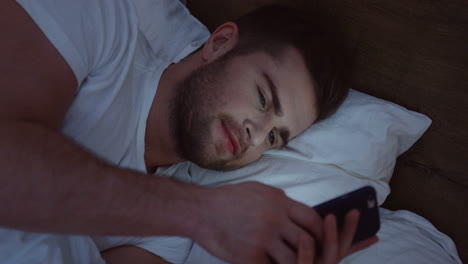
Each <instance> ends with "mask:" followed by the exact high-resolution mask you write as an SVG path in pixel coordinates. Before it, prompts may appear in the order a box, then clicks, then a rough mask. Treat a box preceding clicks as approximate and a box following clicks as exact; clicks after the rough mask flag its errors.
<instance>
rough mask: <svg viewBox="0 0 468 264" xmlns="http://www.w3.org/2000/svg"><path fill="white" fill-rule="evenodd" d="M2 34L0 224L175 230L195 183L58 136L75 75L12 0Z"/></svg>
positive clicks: (96, 230) (3, 12) (2, 18)
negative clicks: (132, 166) (130, 166)
mask: <svg viewBox="0 0 468 264" xmlns="http://www.w3.org/2000/svg"><path fill="white" fill-rule="evenodd" d="M0 32H1V33H2V41H1V42H0V57H1V58H2V59H1V60H0V146H2V147H1V148H0V225H1V226H8V227H15V228H22V229H28V230H34V231H48V232H73V233H88V234H132V235H138V234H160V233H166V234H171V233H174V234H175V233H179V232H180V230H179V228H177V231H174V230H172V229H173V227H174V226H180V221H179V220H178V219H180V218H178V217H177V215H184V213H183V212H184V211H187V208H178V207H179V205H178V201H181V203H180V204H186V205H188V204H190V202H189V201H190V200H193V199H192V198H193V197H190V196H191V194H192V193H191V190H195V189H197V187H194V186H190V185H186V184H182V183H179V182H175V181H171V180H168V179H164V178H159V177H147V176H145V175H144V174H142V173H137V172H133V171H130V170H123V169H118V168H116V167H113V166H110V165H108V164H106V163H105V162H103V161H101V160H99V159H98V158H96V157H95V156H94V155H92V154H90V153H88V152H87V151H86V150H84V149H83V148H82V147H81V146H79V145H77V144H75V143H74V142H72V141H71V140H69V139H67V138H65V137H64V136H62V135H61V134H59V132H58V131H57V130H58V128H59V127H60V124H61V122H62V120H63V118H64V116H65V113H66V111H67V109H68V107H69V105H70V103H71V102H72V100H73V97H74V94H75V91H76V88H77V81H76V79H75V77H74V75H73V72H72V71H71V69H70V67H69V66H68V64H67V63H66V62H65V61H64V59H63V58H62V57H61V55H60V54H59V53H58V52H57V51H56V50H55V48H54V47H53V46H52V44H51V43H50V42H49V41H48V39H47V38H46V37H45V36H44V35H43V34H42V32H41V30H40V29H39V28H38V27H37V26H36V25H35V23H34V22H33V21H32V20H31V18H30V17H29V15H28V14H27V13H26V12H25V11H24V10H23V9H22V7H20V6H19V5H18V4H17V3H16V2H14V1H2V2H1V3H0ZM174 196H177V197H178V199H177V200H176V199H173V197H174ZM184 199H188V201H185V200H184ZM169 204H171V206H168V205H169ZM179 210H182V211H181V212H179ZM137 223H138V224H137ZM181 235H182V234H181Z"/></svg>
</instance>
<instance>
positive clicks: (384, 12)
mask: <svg viewBox="0 0 468 264" xmlns="http://www.w3.org/2000/svg"><path fill="white" fill-rule="evenodd" d="M268 3H286V4H289V5H292V6H296V7H299V8H301V9H302V10H306V11H307V13H308V14H310V16H313V17H316V18H317V19H318V20H320V21H321V22H322V23H323V24H324V25H327V26H328V27H329V28H330V29H332V30H333V31H334V32H336V34H337V35H339V36H340V37H341V38H342V39H343V41H344V43H346V46H347V52H348V53H349V54H352V55H353V57H354V58H355V62H354V66H353V68H352V69H350V71H351V72H352V76H353V85H352V86H353V88H354V89H356V90H360V91H363V92H365V93H368V94H371V95H375V96H377V97H380V98H383V99H386V100H389V101H392V102H395V103H398V104H400V105H402V106H405V107H407V108H409V109H411V110H414V111H418V112H421V113H424V114H426V115H427V116H429V117H430V118H431V119H432V120H433V124H432V126H431V127H430V128H429V130H428V131H427V133H426V134H425V135H424V136H423V137H422V138H421V140H420V141H418V142H417V143H416V145H415V146H413V148H411V149H410V150H409V151H408V152H407V153H405V154H404V155H402V156H401V157H400V158H399V160H398V162H397V166H396V168H395V172H394V175H393V178H392V181H391V187H392V193H391V194H390V196H389V198H388V199H387V201H386V202H385V204H384V207H387V208H389V209H393V210H397V209H408V210H411V211H413V212H415V213H417V214H419V215H422V216H424V217H425V218H427V219H428V220H430V221H431V222H432V223H433V224H434V225H435V226H436V227H437V228H438V229H439V230H441V231H442V232H444V233H446V234H447V235H449V236H450V237H452V238H453V239H454V241H455V243H456V245H457V248H458V251H459V254H460V257H461V258H462V260H463V261H464V262H467V263H468V225H467V224H466V222H467V221H468V1H466V0H446V1H435V0H398V1H396V0H380V1H371V0H361V1H356V0H322V1H311V0H308V1H307V0H290V1H286V0H283V1H281V0H277V1H273V0H263V1H260V0H256V1H247V0H223V1H219V0H189V5H188V6H189V8H190V9H191V11H192V12H193V14H194V15H195V16H197V17H198V18H199V19H200V20H201V21H202V22H204V23H205V24H206V25H207V26H208V27H209V28H210V29H213V28H215V27H216V26H217V25H219V24H220V23H222V22H225V21H227V20H231V19H234V18H236V17H237V16H239V15H241V14H243V13H245V12H247V11H249V10H251V9H253V8H255V7H258V6H261V5H265V4H268Z"/></svg>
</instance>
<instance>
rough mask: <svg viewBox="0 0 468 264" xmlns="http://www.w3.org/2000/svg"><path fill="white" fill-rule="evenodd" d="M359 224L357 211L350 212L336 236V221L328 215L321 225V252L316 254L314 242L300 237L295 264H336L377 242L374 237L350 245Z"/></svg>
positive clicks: (305, 237)
mask: <svg viewBox="0 0 468 264" xmlns="http://www.w3.org/2000/svg"><path fill="white" fill-rule="evenodd" d="M358 222H359V211H357V210H352V211H350V212H349V213H348V214H347V215H346V219H345V224H344V228H343V232H342V233H341V234H338V231H337V225H336V219H335V216H333V215H328V216H327V217H326V218H325V221H324V223H323V236H324V238H323V246H322V252H316V248H317V247H316V245H315V243H316V242H315V241H314V240H310V238H308V237H307V236H304V237H301V238H300V242H299V248H298V259H297V264H312V263H316V264H336V263H338V262H340V261H341V260H342V259H343V258H345V257H346V256H348V255H351V254H352V253H354V252H356V251H359V250H362V249H364V248H367V247H369V246H371V245H373V244H374V243H376V242H377V241H378V238H377V237H376V236H374V237H371V238H369V239H366V240H364V241H360V242H358V243H356V244H353V245H352V241H353V237H354V234H355V233H356V229H357V225H358Z"/></svg>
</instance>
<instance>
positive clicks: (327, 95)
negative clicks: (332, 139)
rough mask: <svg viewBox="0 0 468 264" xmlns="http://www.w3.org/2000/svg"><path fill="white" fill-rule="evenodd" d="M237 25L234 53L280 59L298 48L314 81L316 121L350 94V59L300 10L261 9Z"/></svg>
mask: <svg viewBox="0 0 468 264" xmlns="http://www.w3.org/2000/svg"><path fill="white" fill-rule="evenodd" d="M235 22H236V24H237V26H238V27H239V42H238V44H237V45H236V47H235V48H234V49H233V53H234V54H239V55H242V54H248V53H251V52H254V51H259V50H262V51H265V52H267V53H268V54H270V55H271V56H273V57H280V56H281V55H282V53H283V51H284V49H285V48H286V47H288V46H293V47H295V48H296V49H297V50H299V52H300V53H301V54H302V55H303V57H304V60H305V63H306V65H307V68H308V70H309V72H310V73H311V75H312V79H313V80H314V86H315V93H316V97H317V102H316V104H317V111H318V119H317V121H318V120H322V119H324V118H327V117H328V116H330V115H332V114H333V113H334V112H335V111H336V109H337V108H338V107H339V106H340V104H341V103H342V102H343V100H344V99H345V98H346V95H347V93H348V87H349V86H348V77H347V76H346V69H347V67H346V66H347V60H346V59H345V56H344V55H343V54H342V50H343V49H342V48H340V47H339V45H338V42H337V41H336V40H335V39H334V38H332V37H331V35H330V34H328V33H327V32H326V31H325V30H324V29H323V28H321V27H319V26H318V24H317V23H315V22H313V21H311V20H308V19H305V16H304V15H303V14H301V13H300V12H298V11H297V10H295V9H293V8H290V7H286V6H282V5H271V6H264V7H261V8H258V9H256V10H254V11H252V12H250V13H248V14H246V15H244V16H242V17H241V18H239V19H237V20H236V21H235Z"/></svg>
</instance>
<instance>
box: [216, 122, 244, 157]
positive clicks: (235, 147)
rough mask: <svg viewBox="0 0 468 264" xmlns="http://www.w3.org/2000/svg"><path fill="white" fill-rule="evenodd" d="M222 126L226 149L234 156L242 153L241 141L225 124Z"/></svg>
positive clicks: (222, 123)
mask: <svg viewBox="0 0 468 264" xmlns="http://www.w3.org/2000/svg"><path fill="white" fill-rule="evenodd" d="M221 126H222V128H223V134H224V138H225V141H226V148H227V149H228V150H229V152H231V153H232V154H234V155H236V154H238V153H239V152H240V144H239V140H238V139H237V137H236V136H234V134H233V133H232V132H231V130H230V129H229V127H228V125H227V124H226V123H225V122H221Z"/></svg>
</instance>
